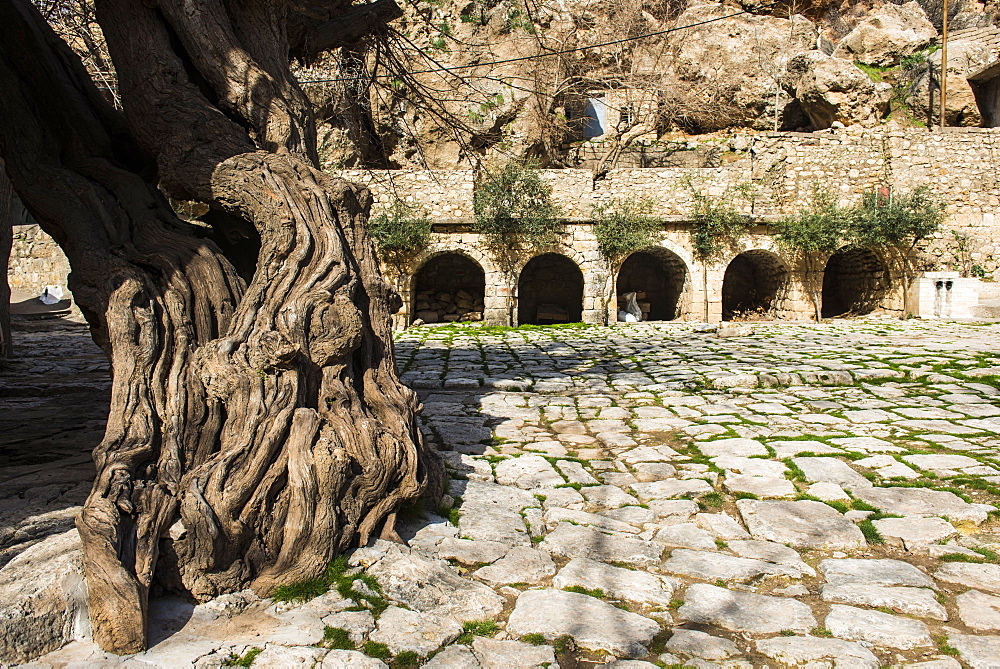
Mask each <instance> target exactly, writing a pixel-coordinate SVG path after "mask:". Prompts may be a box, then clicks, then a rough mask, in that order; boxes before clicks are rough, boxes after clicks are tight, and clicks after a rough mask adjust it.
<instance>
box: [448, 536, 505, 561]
mask: <svg viewBox="0 0 1000 669" xmlns="http://www.w3.org/2000/svg"><path fill="white" fill-rule="evenodd" d="M509 550H510V546H509V545H508V544H505V543H501V542H499V541H483V540H480V541H473V540H471V539H456V538H454V537H446V538H445V539H443V540H442V541H441V543H439V544H438V547H437V552H438V556H439V557H441V558H444V559H445V560H457V561H458V562H461V563H462V564H467V565H474V564H481V563H490V562H496V561H497V560H499V559H500V558H502V557H503V556H504V555H506V554H507V551H509Z"/></svg>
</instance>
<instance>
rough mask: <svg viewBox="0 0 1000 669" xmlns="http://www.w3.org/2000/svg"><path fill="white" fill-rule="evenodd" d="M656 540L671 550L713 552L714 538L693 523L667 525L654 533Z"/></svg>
mask: <svg viewBox="0 0 1000 669" xmlns="http://www.w3.org/2000/svg"><path fill="white" fill-rule="evenodd" d="M656 540H657V541H658V542H660V543H661V544H663V545H664V546H669V547H671V548H693V549H695V550H705V551H713V550H715V537H713V536H712V534H711V533H710V532H706V531H705V530H703V529H701V528H700V527H698V526H697V525H695V524H694V523H678V524H676V525H667V526H666V527H664V528H663V529H661V530H660V531H659V532H657V533H656Z"/></svg>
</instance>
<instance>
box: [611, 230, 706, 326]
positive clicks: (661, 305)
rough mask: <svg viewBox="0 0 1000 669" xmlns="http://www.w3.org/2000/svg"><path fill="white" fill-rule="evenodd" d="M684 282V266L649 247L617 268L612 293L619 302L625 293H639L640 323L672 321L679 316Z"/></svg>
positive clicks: (668, 254) (674, 257)
mask: <svg viewBox="0 0 1000 669" xmlns="http://www.w3.org/2000/svg"><path fill="white" fill-rule="evenodd" d="M688 281H689V279H688V267H687V264H686V263H685V262H684V260H682V259H681V257H680V256H679V255H677V254H676V253H674V252H673V251H671V250H669V249H667V248H664V247H663V246H650V247H647V248H645V249H642V250H639V251H636V252H634V253H632V254H631V255H630V256H628V257H627V258H626V259H625V261H624V262H623V263H622V264H621V267H620V268H619V270H618V280H617V282H616V285H617V290H616V293H617V295H618V297H619V299H620V298H621V296H622V295H624V294H625V293H630V292H635V293H639V294H640V295H641V296H640V297H639V299H638V302H639V306H640V307H647V308H646V309H643V320H651V321H672V320H674V319H677V318H680V317H681V315H682V311H683V307H682V305H683V302H684V293H685V290H686V288H687V285H688ZM643 293H644V294H645V295H642V294H643ZM622 306H624V304H620V305H619V308H621V307H622Z"/></svg>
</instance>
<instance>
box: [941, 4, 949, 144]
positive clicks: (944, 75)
mask: <svg viewBox="0 0 1000 669" xmlns="http://www.w3.org/2000/svg"><path fill="white" fill-rule="evenodd" d="M947 99H948V0H942V8H941V127H942V128H943V127H945V125H947V118H946V115H945V109H946V107H945V102H946V101H947Z"/></svg>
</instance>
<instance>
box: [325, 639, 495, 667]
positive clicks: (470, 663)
mask: <svg viewBox="0 0 1000 669" xmlns="http://www.w3.org/2000/svg"><path fill="white" fill-rule="evenodd" d="M344 666H348V667H353V666H354V665H344ZM423 666H424V669H478V667H479V666H480V664H479V660H477V659H476V656H475V655H473V654H472V650H470V649H469V647H468V646H463V645H461V644H455V645H453V646H448V647H447V648H445V649H444V650H442V651H441V652H440V653H438V654H437V655H435V656H434V657H433V658H431V660H430V661H429V662H428V663H427V664H425V665H423Z"/></svg>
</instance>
